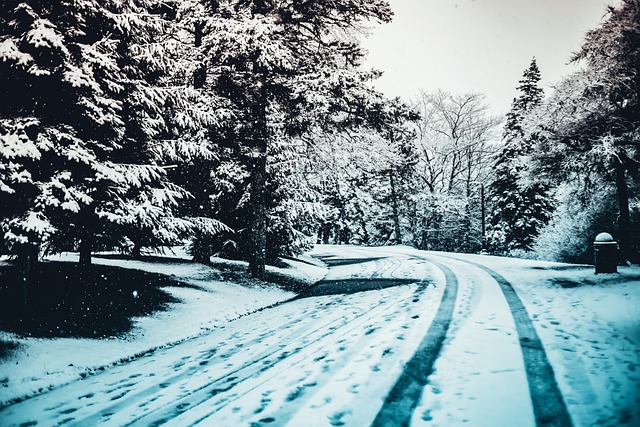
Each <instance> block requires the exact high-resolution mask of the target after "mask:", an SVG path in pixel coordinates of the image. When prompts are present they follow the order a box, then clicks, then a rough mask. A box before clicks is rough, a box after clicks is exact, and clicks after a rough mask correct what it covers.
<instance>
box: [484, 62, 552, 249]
mask: <svg viewBox="0 0 640 427" xmlns="http://www.w3.org/2000/svg"><path fill="white" fill-rule="evenodd" d="M539 81H540V71H539V69H538V65H537V63H536V60H535V58H534V59H533V60H532V61H531V65H530V66H529V68H528V69H527V70H526V71H525V72H524V74H523V78H522V80H520V85H519V86H518V90H519V91H520V95H519V96H518V97H517V98H515V99H514V101H513V104H512V106H511V111H509V113H508V114H507V121H506V124H505V128H504V134H503V141H504V146H503V147H502V149H501V150H500V152H499V153H498V156H497V160H496V163H495V179H494V180H493V182H492V183H491V184H490V186H489V191H488V193H489V198H490V199H491V205H492V210H491V212H490V213H489V218H488V224H489V239H488V240H489V244H490V245H491V246H492V249H493V250H494V251H498V252H509V251H510V250H513V249H520V250H530V249H531V245H532V243H533V241H534V240H535V238H536V236H537V235H538V234H539V233H540V230H541V229H542V228H543V227H544V226H545V225H546V224H547V223H548V221H549V219H550V218H551V214H552V211H553V202H552V200H551V198H550V196H549V190H548V188H547V186H546V185H544V184H542V183H539V182H526V181H527V180H526V177H527V168H528V165H527V164H526V163H525V162H526V159H527V156H530V155H531V154H532V152H533V149H534V144H535V141H534V140H533V139H532V137H531V136H525V132H524V130H523V127H522V126H523V120H524V117H525V116H526V115H527V114H528V113H529V112H531V111H532V109H534V108H535V107H536V106H538V105H540V103H541V102H542V100H543V97H544V93H543V90H542V89H541V88H540V87H539V86H538V83H539Z"/></svg>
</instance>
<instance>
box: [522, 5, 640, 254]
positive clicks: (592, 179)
mask: <svg viewBox="0 0 640 427" xmlns="http://www.w3.org/2000/svg"><path fill="white" fill-rule="evenodd" d="M572 59H573V61H574V62H578V63H581V64H582V65H583V68H582V69H581V70H580V71H578V72H576V73H573V74H572V75H570V76H567V77H566V78H565V79H563V80H562V81H561V82H560V83H559V84H558V85H557V88H556V91H554V93H553V94H552V96H551V97H550V98H549V99H548V100H547V101H546V102H545V103H544V104H543V106H542V108H541V109H540V111H539V112H537V113H536V114H535V115H534V117H532V118H531V119H530V120H529V121H530V125H529V127H530V133H531V134H536V135H538V139H539V144H538V147H537V149H536V155H535V160H536V165H537V168H536V173H537V174H539V175H545V176H547V177H548V178H549V180H551V181H552V182H554V183H556V184H558V185H562V184H563V183H579V185H574V189H575V191H579V192H585V191H584V187H586V188H587V189H588V188H592V187H593V188H595V186H594V183H596V182H605V183H608V189H609V190H608V191H609V192H610V194H615V197H616V198H617V200H618V214H617V215H616V217H617V218H615V219H614V221H611V222H610V225H609V227H608V228H609V229H615V228H617V229H618V233H617V235H616V238H617V239H618V240H619V243H620V247H621V250H622V253H623V255H622V256H623V260H625V259H627V260H628V259H633V258H636V259H637V257H638V252H637V246H635V247H634V244H635V245H638V241H637V240H636V241H635V242H634V241H633V238H634V236H635V235H637V233H634V231H633V229H632V222H631V219H632V217H631V212H630V211H631V209H630V206H632V205H633V200H634V197H637V196H636V195H635V194H637V193H636V192H637V190H638V187H637V182H638V175H639V173H640V172H639V168H638V165H639V164H640V163H639V161H640V150H639V149H638V147H639V144H638V130H639V129H640V95H639V94H640V1H638V0H623V1H622V2H620V4H619V5H617V6H615V7H610V8H609V9H608V14H607V15H606V18H605V19H604V21H603V22H602V23H601V24H600V25H599V26H598V27H596V28H594V29H593V30H591V31H589V32H588V33H587V35H586V37H585V40H584V42H583V45H582V47H581V48H580V50H579V51H578V52H577V53H576V55H575V56H574V57H573V58H572ZM602 192H603V193H602V194H600V195H598V197H602V198H606V197H608V194H607V190H604V189H603V190H602ZM636 200H637V199H636ZM592 237H593V236H592Z"/></svg>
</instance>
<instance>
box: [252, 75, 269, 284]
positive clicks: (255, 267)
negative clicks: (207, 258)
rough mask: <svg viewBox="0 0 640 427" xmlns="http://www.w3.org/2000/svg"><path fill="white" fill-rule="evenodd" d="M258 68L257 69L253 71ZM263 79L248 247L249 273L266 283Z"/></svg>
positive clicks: (257, 101) (255, 108)
mask: <svg viewBox="0 0 640 427" xmlns="http://www.w3.org/2000/svg"><path fill="white" fill-rule="evenodd" d="M255 70H256V67H254V71H255ZM263 80H264V78H263V77H259V79H258V82H257V84H256V89H255V96H254V102H253V105H252V106H251V117H252V118H253V140H252V141H251V142H252V144H251V145H252V153H251V192H250V197H249V200H250V206H251V211H252V218H251V242H250V246H251V247H250V248H249V273H250V274H251V276H252V277H254V278H256V279H260V280H263V279H264V272H265V264H266V255H267V208H266V200H265V187H266V181H267V117H266V115H267V108H266V103H267V96H266V87H265V85H264V81H263Z"/></svg>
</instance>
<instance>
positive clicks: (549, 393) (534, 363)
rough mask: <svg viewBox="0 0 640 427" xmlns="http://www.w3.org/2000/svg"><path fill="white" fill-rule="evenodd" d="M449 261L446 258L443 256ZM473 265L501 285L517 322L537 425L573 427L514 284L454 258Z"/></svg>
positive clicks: (551, 369)
mask: <svg viewBox="0 0 640 427" xmlns="http://www.w3.org/2000/svg"><path fill="white" fill-rule="evenodd" d="M443 257H445V258H447V257H446V256H443ZM450 259H452V260H455V261H459V262H463V263H466V264H469V265H472V266H474V267H476V268H478V269H480V270H482V271H484V272H485V273H487V274H489V275H490V276H491V277H492V278H493V279H494V280H495V281H496V282H497V283H498V285H499V286H500V289H501V290H502V293H503V295H504V296H505V299H506V300H507V304H508V305H509V309H510V311H511V315H512V316H513V320H514V322H515V326H516V331H517V333H518V338H519V342H520V347H521V350H522V355H523V359H524V366H525V371H526V375H527V381H528V383H529V393H530V395H531V401H532V404H533V412H534V416H535V421H536V425H537V426H550V427H556V426H557V427H570V426H573V422H572V420H571V416H570V415H569V411H568V409H567V406H566V403H565V401H564V398H563V396H562V393H561V392H560V388H559V387H558V383H557V381H556V376H555V373H554V371H553V368H552V366H551V364H550V363H549V359H548V357H547V354H546V352H545V350H544V346H543V345H542V341H541V340H540V338H539V337H538V334H537V332H536V330H535V327H534V326H533V322H532V321H531V318H530V317H529V314H528V313H527V310H526V308H525V307H524V304H523V303H522V301H521V300H520V297H518V294H517V293H516V291H515V289H514V288H513V286H512V285H511V283H510V282H509V281H508V280H507V279H505V278H504V277H503V276H502V275H500V274H498V273H497V272H495V271H494V270H492V269H490V268H488V267H485V266H483V265H482V264H478V263H475V262H472V261H467V260H461V259H458V258H450Z"/></svg>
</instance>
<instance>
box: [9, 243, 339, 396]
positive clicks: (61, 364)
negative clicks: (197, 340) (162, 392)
mask: <svg viewBox="0 0 640 427" xmlns="http://www.w3.org/2000/svg"><path fill="white" fill-rule="evenodd" d="M174 256H175V257H176V261H177V262H176V263H171V262H167V263H158V262H144V261H133V260H118V259H109V258H99V257H95V258H94V260H93V262H94V263H95V264H103V265H112V266H117V267H122V268H129V269H138V270H143V271H147V272H152V273H159V274H165V275H168V276H172V277H174V278H175V279H177V280H180V281H182V282H185V283H187V284H190V285H193V286H194V287H193V288H187V287H172V286H167V287H163V288H162V289H163V290H164V291H165V292H167V293H169V294H171V295H172V296H174V297H175V298H177V299H178V300H180V301H181V302H179V303H174V304H170V305H169V307H168V309H167V310H166V311H157V312H155V313H154V314H153V315H151V316H145V317H140V318H136V319H135V322H134V324H135V326H134V328H133V329H132V330H131V331H130V332H128V333H127V334H126V335H124V336H121V337H111V338H107V339H84V338H54V339H51V338H29V337H19V336H18V335H16V334H13V333H9V332H5V331H2V330H0V341H5V342H10V343H12V344H15V348H14V349H13V350H9V351H8V355H7V356H6V357H4V358H1V359H0V406H2V405H5V404H7V403H8V402H10V401H12V400H15V399H20V398H23V397H26V396H31V395H34V394H37V393H39V392H42V391H43V390H46V389H51V388H54V387H57V386H60V385H62V384H65V383H68V382H70V381H73V380H76V379H78V378H81V377H85V376H87V375H91V374H92V373H94V372H98V371H102V370H104V369H105V368H106V367H108V366H112V365H116V364H118V363H121V362H125V361H128V360H131V359H134V358H136V357H138V356H140V355H142V354H145V353H148V352H150V351H154V350H155V349H158V348H161V347H166V346H168V345H171V344H174V343H177V342H180V341H184V340H186V339H188V338H190V337H193V336H196V335H200V334H202V333H205V332H207V331H209V330H212V329H216V328H220V327H222V326H224V325H225V324H227V323H228V322H230V321H233V320H235V319H238V318H239V317H242V316H244V315H247V314H250V313H253V312H255V311H258V310H261V309H263V308H265V307H269V306H272V305H274V304H277V303H280V302H283V301H286V300H288V299H291V298H293V297H295V294H294V293H293V292H288V291H284V290H282V289H280V288H278V287H277V286H275V285H260V286H258V285H257V284H256V283H255V282H251V281H248V282H247V283H243V284H239V283H233V282H231V281H226V280H225V281H222V280H220V274H219V272H218V271H217V270H216V269H215V268H212V267H209V266H206V265H203V264H194V263H184V262H179V261H182V260H184V259H185V258H187V257H186V255H185V254H184V253H182V252H177V253H176V254H175V255H174ZM49 259H50V260H52V261H70V262H77V255H76V254H62V255H58V256H53V257H50V258H49ZM212 260H213V262H214V265H215V264H216V263H221V264H227V265H228V264H238V266H239V267H242V266H241V265H240V264H242V263H240V262H232V261H227V260H224V261H223V260H219V259H216V258H213V259H212ZM285 263H286V264H287V265H288V267H287V268H276V267H271V266H269V267H267V269H268V271H269V272H271V273H274V274H277V275H278V276H285V277H290V278H292V279H294V280H296V281H298V282H300V283H308V284H312V283H315V282H317V281H319V280H321V279H322V278H323V277H324V275H325V274H326V271H327V270H326V268H325V267H323V266H322V263H321V262H319V261H317V260H314V259H312V258H310V257H306V256H302V257H300V258H299V260H298V261H296V260H286V261H285ZM136 297H137V295H134V294H132V295H131V298H136Z"/></svg>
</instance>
